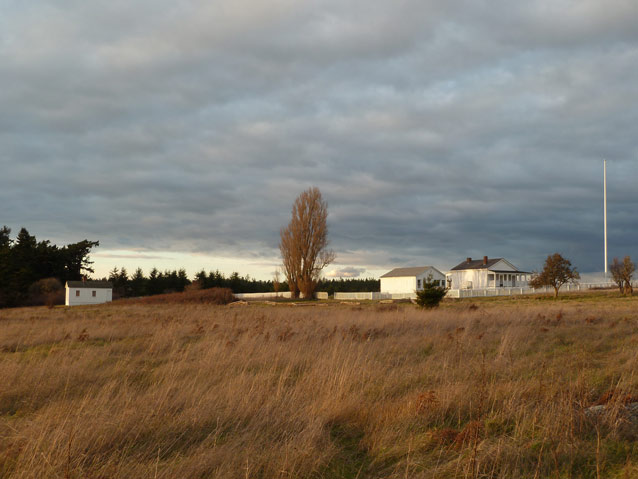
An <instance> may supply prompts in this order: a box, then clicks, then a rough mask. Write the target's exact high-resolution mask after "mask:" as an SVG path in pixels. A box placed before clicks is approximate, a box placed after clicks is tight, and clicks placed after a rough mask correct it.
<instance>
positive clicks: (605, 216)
mask: <svg viewBox="0 0 638 479" xmlns="http://www.w3.org/2000/svg"><path fill="white" fill-rule="evenodd" d="M603 210H604V212H603V219H604V223H605V280H607V265H608V261H607V160H603Z"/></svg>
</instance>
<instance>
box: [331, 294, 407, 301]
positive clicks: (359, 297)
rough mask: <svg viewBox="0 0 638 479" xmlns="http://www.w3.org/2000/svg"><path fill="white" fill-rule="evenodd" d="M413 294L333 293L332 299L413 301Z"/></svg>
mask: <svg viewBox="0 0 638 479" xmlns="http://www.w3.org/2000/svg"><path fill="white" fill-rule="evenodd" d="M414 298H416V294H415V293H378V292H358V293H335V295H334V299H340V300H343V301H356V300H365V299H372V300H382V299H414Z"/></svg>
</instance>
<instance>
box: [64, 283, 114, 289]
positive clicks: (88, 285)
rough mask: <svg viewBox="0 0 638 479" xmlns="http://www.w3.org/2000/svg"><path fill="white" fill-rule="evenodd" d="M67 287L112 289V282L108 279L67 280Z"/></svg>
mask: <svg viewBox="0 0 638 479" xmlns="http://www.w3.org/2000/svg"><path fill="white" fill-rule="evenodd" d="M66 285H67V287H69V288H87V289H113V284H111V283H109V282H108V281H67V282H66Z"/></svg>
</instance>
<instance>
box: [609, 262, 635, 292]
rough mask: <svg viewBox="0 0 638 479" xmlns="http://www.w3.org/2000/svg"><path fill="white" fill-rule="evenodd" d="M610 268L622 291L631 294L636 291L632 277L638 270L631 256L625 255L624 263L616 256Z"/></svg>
mask: <svg viewBox="0 0 638 479" xmlns="http://www.w3.org/2000/svg"><path fill="white" fill-rule="evenodd" d="M609 270H610V271H611V275H612V278H613V279H614V282H615V283H616V284H617V285H618V288H619V289H620V292H621V293H623V294H625V295H631V294H632V293H633V292H634V289H633V287H632V286H631V278H632V276H633V274H634V271H635V270H636V265H635V264H634V263H633V261H631V257H630V256H625V257H624V259H623V262H622V263H621V262H620V261H618V258H614V261H613V263H612V264H610V265H609Z"/></svg>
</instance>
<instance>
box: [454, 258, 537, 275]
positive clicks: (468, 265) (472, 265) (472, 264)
mask: <svg viewBox="0 0 638 479" xmlns="http://www.w3.org/2000/svg"><path fill="white" fill-rule="evenodd" d="M499 261H505V262H506V263H507V264H509V265H510V266H512V267H513V268H514V270H515V271H516V272H517V273H525V271H519V269H518V268H517V267H516V266H514V265H513V264H512V263H510V262H509V261H507V260H506V259H505V258H488V260H487V263H484V262H483V259H475V260H471V261H467V260H465V261H463V262H462V263H459V264H457V265H456V266H455V267H454V268H452V269H451V270H450V271H463V270H467V269H489V270H490V271H494V272H496V273H512V271H507V270H503V271H501V270H493V269H491V268H492V266H494V265H495V264H496V263H498V262H499Z"/></svg>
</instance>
